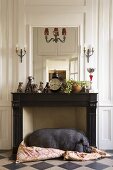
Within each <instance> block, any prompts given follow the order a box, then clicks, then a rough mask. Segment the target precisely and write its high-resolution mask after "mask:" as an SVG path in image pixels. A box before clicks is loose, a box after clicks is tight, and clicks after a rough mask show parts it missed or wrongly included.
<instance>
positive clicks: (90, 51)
mask: <svg viewBox="0 0 113 170" xmlns="http://www.w3.org/2000/svg"><path fill="white" fill-rule="evenodd" d="M93 53H94V48H90V47H89V48H87V49H86V47H84V55H85V56H86V57H87V62H88V63H89V57H90V56H92V55H93Z"/></svg>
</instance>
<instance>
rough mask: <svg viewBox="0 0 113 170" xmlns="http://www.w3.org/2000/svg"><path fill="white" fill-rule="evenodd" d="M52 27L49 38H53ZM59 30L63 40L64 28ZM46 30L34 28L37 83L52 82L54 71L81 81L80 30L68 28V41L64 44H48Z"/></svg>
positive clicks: (34, 61) (34, 60)
mask: <svg viewBox="0 0 113 170" xmlns="http://www.w3.org/2000/svg"><path fill="white" fill-rule="evenodd" d="M53 29H54V28H52V27H50V28H49V38H51V37H52V36H53V32H52V31H53ZM58 29H59V37H60V36H61V37H60V38H61V39H62V33H61V32H62V28H58ZM44 30H45V28H43V27H34V28H33V75H34V77H35V81H36V83H39V82H40V81H43V82H44V84H46V82H48V81H49V80H50V73H51V71H52V70H57V71H59V72H61V71H62V72H65V78H66V79H67V80H68V79H73V80H79V77H80V75H79V65H80V62H79V61H80V60H79V56H80V52H79V49H80V48H79V47H80V44H79V41H80V37H79V29H78V28H77V27H67V28H66V40H65V42H64V43H62V42H60V41H59V42H57V43H56V42H53V41H51V42H49V43H47V42H46V40H45V35H44Z"/></svg>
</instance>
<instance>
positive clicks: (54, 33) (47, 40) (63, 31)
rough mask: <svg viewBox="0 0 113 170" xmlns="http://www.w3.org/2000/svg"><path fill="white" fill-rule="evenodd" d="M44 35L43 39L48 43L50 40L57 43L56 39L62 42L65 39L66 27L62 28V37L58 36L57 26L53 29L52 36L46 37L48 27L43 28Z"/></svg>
mask: <svg viewBox="0 0 113 170" xmlns="http://www.w3.org/2000/svg"><path fill="white" fill-rule="evenodd" d="M44 35H45V39H46V42H47V43H49V42H51V41H53V42H55V43H57V42H58V41H60V42H62V43H64V42H65V40H66V28H62V36H63V39H61V38H59V37H58V36H59V30H58V28H54V30H53V36H54V38H53V37H52V38H50V39H48V35H49V29H48V28H45V31H44Z"/></svg>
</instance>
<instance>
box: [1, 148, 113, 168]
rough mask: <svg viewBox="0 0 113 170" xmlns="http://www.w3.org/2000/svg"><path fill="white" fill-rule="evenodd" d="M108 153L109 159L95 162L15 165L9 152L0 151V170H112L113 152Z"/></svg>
mask: <svg viewBox="0 0 113 170" xmlns="http://www.w3.org/2000/svg"><path fill="white" fill-rule="evenodd" d="M108 152H109V151H108ZM109 153H111V155H112V156H111V157H109V158H103V159H98V160H95V161H82V162H81V161H64V160H61V159H57V160H56V159H54V160H46V161H37V162H27V163H18V164H16V163H15V161H14V160H10V159H9V157H10V155H11V152H8V151H0V170H36V169H38V170H113V151H110V152H109Z"/></svg>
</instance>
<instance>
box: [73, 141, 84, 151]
mask: <svg viewBox="0 0 113 170" xmlns="http://www.w3.org/2000/svg"><path fill="white" fill-rule="evenodd" d="M75 151H78V152H83V145H82V143H78V144H77V145H76V148H75Z"/></svg>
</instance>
